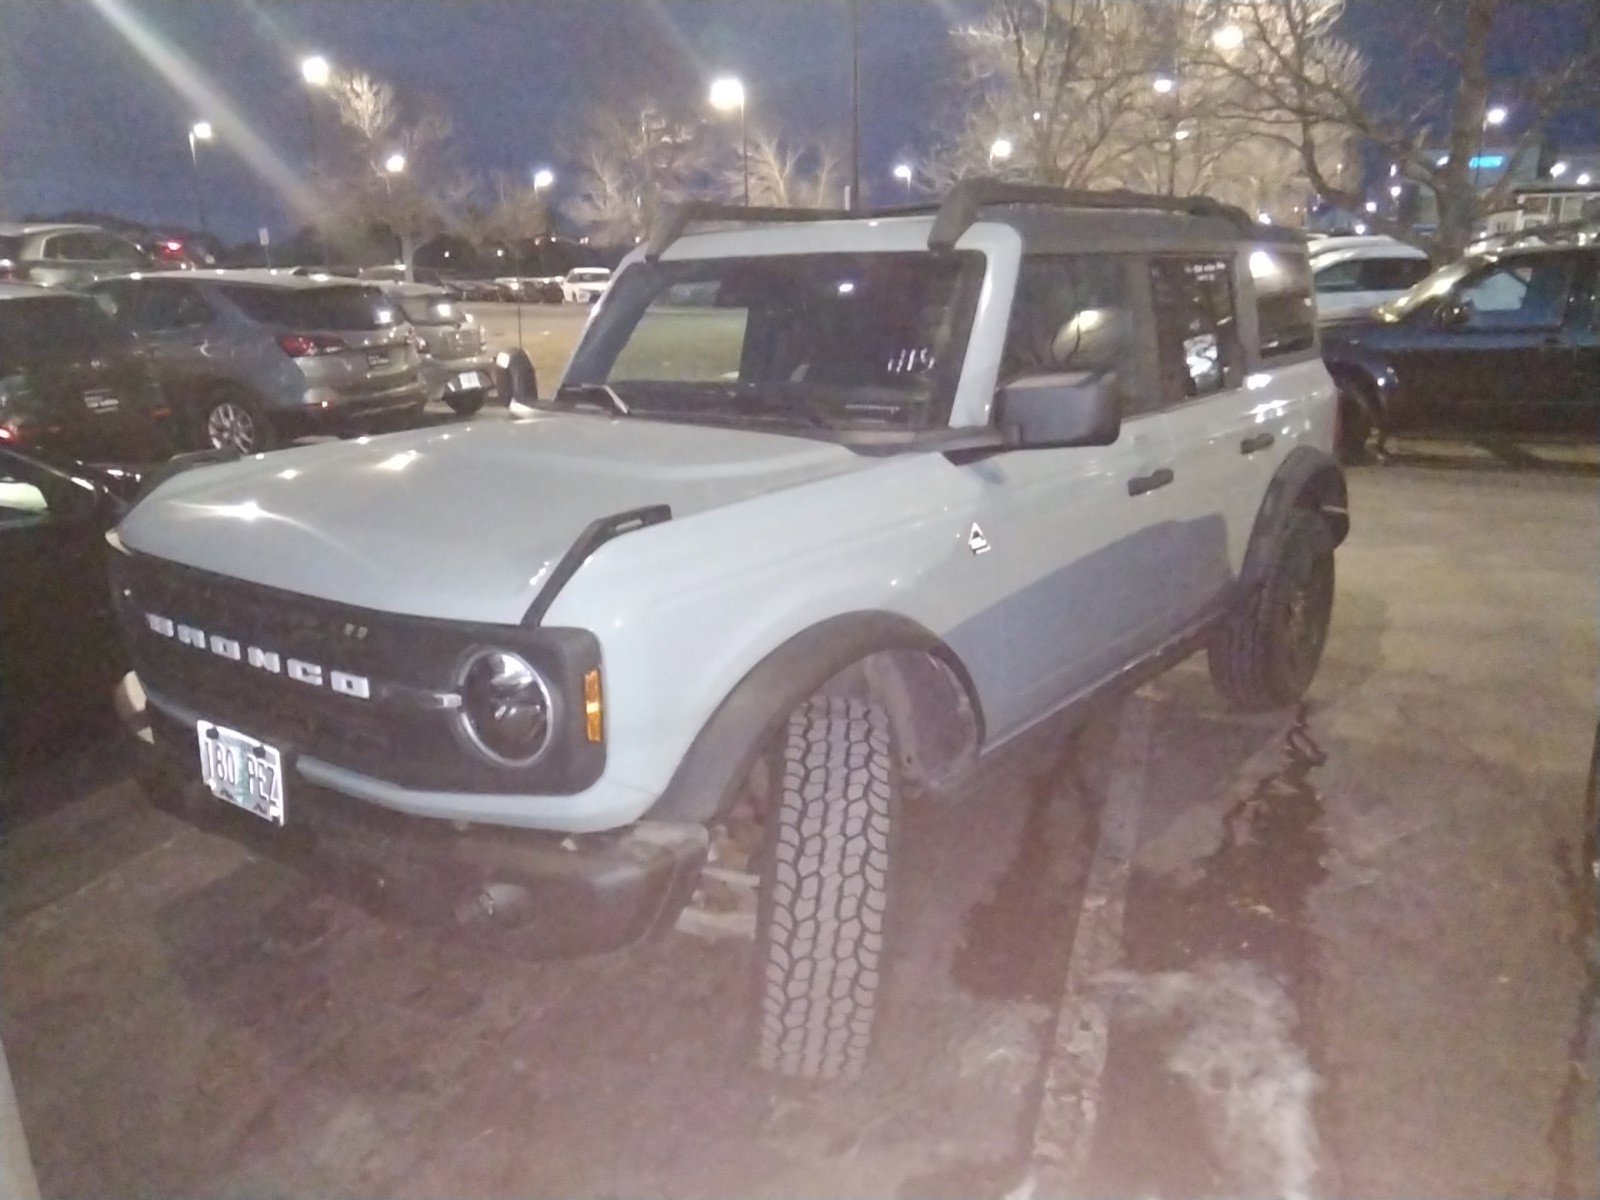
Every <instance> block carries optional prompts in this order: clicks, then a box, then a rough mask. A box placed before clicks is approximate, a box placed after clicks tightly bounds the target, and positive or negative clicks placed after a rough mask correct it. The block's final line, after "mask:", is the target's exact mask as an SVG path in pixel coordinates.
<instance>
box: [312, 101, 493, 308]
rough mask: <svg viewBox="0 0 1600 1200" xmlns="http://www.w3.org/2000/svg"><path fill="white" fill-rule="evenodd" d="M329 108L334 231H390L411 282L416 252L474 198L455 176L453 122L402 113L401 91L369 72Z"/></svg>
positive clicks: (327, 169) (328, 178)
mask: <svg viewBox="0 0 1600 1200" xmlns="http://www.w3.org/2000/svg"><path fill="white" fill-rule="evenodd" d="M328 94H329V100H330V102H331V104H332V106H333V110H334V112H335V113H336V115H337V117H338V121H339V125H338V134H339V137H338V141H337V144H336V145H335V146H334V147H333V149H332V152H331V154H330V155H329V156H328V157H327V158H326V159H325V160H324V176H325V178H324V186H325V189H326V192H327V197H328V200H327V206H328V210H329V211H330V213H331V220H332V223H333V224H335V225H342V226H344V227H345V228H347V229H350V228H355V229H361V230H363V231H364V230H365V229H367V228H370V227H372V226H375V225H381V226H383V227H384V228H385V229H387V230H388V231H389V233H390V235H391V236H392V237H394V238H395V240H396V241H397V242H398V243H399V248H400V261H401V262H402V263H404V264H405V268H406V278H407V279H410V278H411V277H412V262H413V260H414V258H415V256H416V251H417V247H418V246H419V245H421V244H422V243H423V242H424V241H426V240H427V239H428V238H430V237H433V236H435V235H436V234H438V233H440V232H442V231H443V230H444V229H445V228H447V227H448V226H449V225H450V223H451V219H452V216H453V214H454V213H455V212H456V211H458V210H459V209H460V208H461V206H462V205H463V204H464V203H465V202H466V201H467V200H468V199H469V198H470V196H471V194H472V192H473V191H474V190H475V185H474V182H473V181H472V180H471V178H470V177H468V176H465V175H463V174H461V173H459V172H452V171H450V170H449V168H448V164H447V162H446V155H445V153H444V150H445V147H446V143H447V142H448V140H449V137H450V134H451V124H450V121H449V119H448V118H446V117H444V116H443V115H441V114H439V113H437V112H432V111H429V110H427V109H421V110H417V109H414V108H408V107H407V106H405V105H403V104H402V103H401V101H400V99H399V97H398V96H397V95H396V93H395V90H394V88H393V87H392V86H391V85H390V84H388V83H386V82H384V81H383V80H380V79H376V78H374V77H373V76H371V75H369V74H367V73H366V72H363V71H355V72H350V73H348V74H342V75H340V76H338V77H337V78H336V79H335V80H334V81H333V84H332V86H331V87H330V89H329V93H328Z"/></svg>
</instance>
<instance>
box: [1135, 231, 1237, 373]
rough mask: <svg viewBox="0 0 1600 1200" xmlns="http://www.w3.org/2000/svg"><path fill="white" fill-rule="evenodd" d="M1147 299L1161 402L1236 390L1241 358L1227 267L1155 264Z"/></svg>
mask: <svg viewBox="0 0 1600 1200" xmlns="http://www.w3.org/2000/svg"><path fill="white" fill-rule="evenodd" d="M1150 293H1151V302H1152V304H1153V306H1154V309H1155V319H1156V353H1157V363H1158V367H1159V370H1160V373H1161V375H1160V379H1161V398H1162V400H1163V402H1165V403H1166V404H1181V403H1183V402H1184V401H1185V400H1192V399H1195V398H1196V397H1199V396H1210V395H1212V394H1214V393H1216V392H1220V391H1223V390H1224V389H1226V388H1228V387H1232V386H1234V385H1235V384H1236V383H1237V382H1238V379H1239V373H1240V364H1241V355H1240V352H1239V326H1238V322H1237V321H1236V320H1235V319H1234V308H1233V288H1232V286H1231V284H1230V282H1229V278H1228V261H1227V260H1226V259H1223V258H1199V257H1195V258H1190V257H1176V256H1174V257H1170V258H1168V257H1163V258H1158V259H1155V260H1153V261H1152V262H1151V264H1150Z"/></svg>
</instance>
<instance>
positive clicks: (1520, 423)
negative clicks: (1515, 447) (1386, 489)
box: [1323, 246, 1600, 456]
mask: <svg viewBox="0 0 1600 1200" xmlns="http://www.w3.org/2000/svg"><path fill="white" fill-rule="evenodd" d="M1597 290H1600V246H1547V247H1539V248H1526V249H1518V250H1512V251H1506V252H1502V253H1492V254H1487V255H1475V256H1469V257H1467V258H1464V259H1462V260H1461V261H1459V262H1456V263H1452V264H1451V265H1450V266H1447V267H1443V268H1441V269H1440V270H1438V271H1435V272H1434V273H1433V274H1432V275H1430V276H1428V278H1426V279H1425V280H1423V281H1422V282H1421V283H1419V284H1417V285H1416V286H1415V287H1413V288H1412V289H1411V290H1410V291H1408V292H1406V293H1404V294H1403V295H1402V296H1400V297H1399V298H1398V299H1395V300H1392V301H1390V302H1389V303H1388V304H1385V305H1383V306H1382V307H1380V308H1379V309H1378V310H1377V311H1376V313H1375V314H1374V315H1373V316H1372V317H1371V318H1369V319H1366V320H1361V321H1349V322H1344V323H1341V324H1337V325H1333V326H1330V327H1329V328H1328V329H1327V330H1325V331H1324V338H1323V356H1324V359H1325V361H1326V362H1327V365H1328V370H1329V371H1330V372H1331V373H1332V375H1333V377H1334V380H1335V382H1336V383H1337V384H1338V385H1339V397H1340V428H1341V434H1340V444H1341V449H1342V450H1343V451H1344V453H1345V454H1346V455H1348V456H1354V455H1359V454H1360V453H1361V452H1362V451H1364V450H1365V448H1366V447H1367V445H1368V442H1369V440H1370V439H1372V438H1373V437H1374V436H1376V437H1377V438H1378V439H1379V441H1380V443H1381V441H1382V438H1383V437H1384V436H1385V435H1387V434H1389V433H1400V432H1410V431H1432V430H1440V431H1460V432H1469V433H1500V434H1547V435H1559V436H1568V437H1580V438H1584V439H1586V440H1587V439H1595V438H1600V297H1597V295H1596V293H1597Z"/></svg>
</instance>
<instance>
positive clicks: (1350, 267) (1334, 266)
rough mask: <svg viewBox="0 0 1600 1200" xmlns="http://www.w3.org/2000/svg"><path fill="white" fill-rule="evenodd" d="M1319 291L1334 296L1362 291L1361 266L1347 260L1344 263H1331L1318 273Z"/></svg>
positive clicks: (1353, 260)
mask: <svg viewBox="0 0 1600 1200" xmlns="http://www.w3.org/2000/svg"><path fill="white" fill-rule="evenodd" d="M1317 291H1319V292H1323V293H1325V294H1327V295H1330V296H1333V295H1337V294H1339V293H1340V292H1359V291H1361V264H1360V263H1359V262H1358V261H1357V260H1355V259H1353V258H1347V259H1345V260H1344V261H1343V262H1336V263H1329V264H1328V265H1327V266H1325V267H1321V268H1319V269H1318V271H1317Z"/></svg>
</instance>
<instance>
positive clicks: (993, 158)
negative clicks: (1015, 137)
mask: <svg viewBox="0 0 1600 1200" xmlns="http://www.w3.org/2000/svg"><path fill="white" fill-rule="evenodd" d="M1016 149H1017V148H1016V147H1015V146H1014V145H1012V144H1011V139H1010V138H1008V137H997V138H995V140H994V141H993V142H992V143H991V144H990V146H989V165H990V166H991V167H992V166H994V165H995V163H997V162H1005V161H1006V159H1008V158H1010V157H1011V156H1012V155H1013V154H1014V153H1016Z"/></svg>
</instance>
